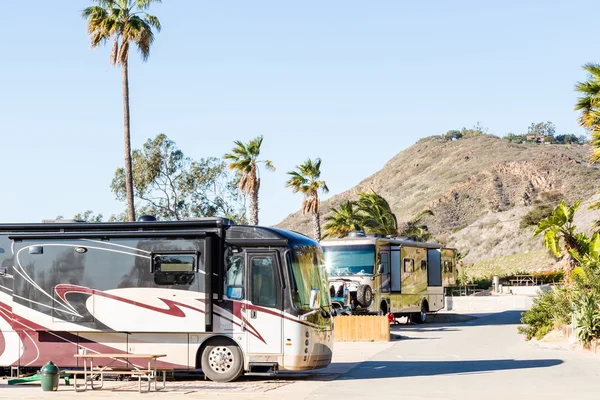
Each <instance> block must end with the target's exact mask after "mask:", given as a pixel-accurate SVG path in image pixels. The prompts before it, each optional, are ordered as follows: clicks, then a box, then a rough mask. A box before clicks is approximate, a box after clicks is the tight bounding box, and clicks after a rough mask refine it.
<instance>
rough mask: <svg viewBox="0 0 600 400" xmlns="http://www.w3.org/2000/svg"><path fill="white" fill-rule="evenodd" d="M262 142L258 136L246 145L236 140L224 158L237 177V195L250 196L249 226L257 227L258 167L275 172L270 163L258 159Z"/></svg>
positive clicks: (261, 138)
mask: <svg viewBox="0 0 600 400" xmlns="http://www.w3.org/2000/svg"><path fill="white" fill-rule="evenodd" d="M262 142H263V137H262V136H258V137H256V138H254V139H252V140H250V141H249V142H248V143H242V142H240V141H239V140H236V141H234V142H233V143H234V144H235V146H234V148H233V149H232V150H231V153H227V154H225V157H224V158H225V159H226V160H229V161H230V162H231V163H230V164H229V169H230V170H232V171H235V172H236V173H237V175H238V176H239V184H238V189H239V193H240V194H242V193H246V194H248V195H249V196H250V224H252V225H258V191H259V189H260V175H259V171H258V165H259V164H261V163H264V165H265V168H267V170H269V171H275V167H274V166H273V163H272V162H271V161H269V160H259V159H258V156H259V155H260V147H261V145H262Z"/></svg>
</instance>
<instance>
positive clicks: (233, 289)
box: [227, 286, 244, 300]
mask: <svg viewBox="0 0 600 400" xmlns="http://www.w3.org/2000/svg"><path fill="white" fill-rule="evenodd" d="M227 297H228V298H230V299H231V300H244V288H243V287H240V286H227Z"/></svg>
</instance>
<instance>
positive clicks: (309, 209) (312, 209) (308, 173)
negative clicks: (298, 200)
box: [286, 158, 329, 241]
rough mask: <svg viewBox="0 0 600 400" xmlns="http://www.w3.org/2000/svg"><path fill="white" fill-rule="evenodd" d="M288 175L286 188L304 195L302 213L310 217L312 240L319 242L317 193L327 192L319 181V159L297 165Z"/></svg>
mask: <svg viewBox="0 0 600 400" xmlns="http://www.w3.org/2000/svg"><path fill="white" fill-rule="evenodd" d="M288 175H290V179H289V180H288V181H287V183H286V186H287V187H289V188H292V190H293V192H294V193H298V192H301V193H302V194H303V195H304V199H303V200H302V213H303V214H309V213H310V214H311V215H312V218H313V235H314V238H315V240H316V241H321V213H320V210H321V206H320V204H321V202H320V201H319V191H321V192H323V193H327V192H329V188H328V187H327V184H326V183H325V181H323V180H321V159H320V158H317V159H315V160H314V161H313V160H311V159H310V158H309V159H307V160H306V161H304V163H302V164H300V165H297V166H296V169H295V170H294V171H290V172H288Z"/></svg>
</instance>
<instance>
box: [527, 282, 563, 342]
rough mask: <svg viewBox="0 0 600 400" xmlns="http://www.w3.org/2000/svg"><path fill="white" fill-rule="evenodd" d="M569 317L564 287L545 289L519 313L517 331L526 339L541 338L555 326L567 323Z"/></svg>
mask: <svg viewBox="0 0 600 400" xmlns="http://www.w3.org/2000/svg"><path fill="white" fill-rule="evenodd" d="M570 319H571V301H570V298H569V295H568V292H567V291H566V290H564V289H556V288H554V289H551V290H546V291H544V292H542V293H541V294H540V296H539V297H537V298H535V299H534V300H533V306H532V307H531V308H530V309H529V310H527V311H525V312H524V313H523V314H521V323H522V324H524V325H523V326H519V327H518V331H519V333H522V334H524V335H525V336H526V337H527V340H530V339H531V338H536V339H541V338H543V337H544V336H545V335H546V334H547V333H548V332H550V331H551V330H552V329H554V328H555V327H559V326H562V325H564V324H567V323H569V321H570Z"/></svg>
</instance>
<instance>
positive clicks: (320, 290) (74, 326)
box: [0, 218, 333, 382]
mask: <svg viewBox="0 0 600 400" xmlns="http://www.w3.org/2000/svg"><path fill="white" fill-rule="evenodd" d="M330 311H331V308H330V301H329V293H328V289H327V276H326V272H325V270H324V267H323V254H322V250H321V248H320V247H319V245H318V244H317V243H316V242H314V241H312V240H311V239H309V238H307V237H305V236H302V235H300V234H297V233H293V232H289V231H284V230H279V229H273V228H263V227H253V226H237V225H233V224H231V222H230V221H229V220H226V219H220V218H212V219H201V220H193V221H178V222H156V221H155V220H153V219H152V218H149V221H146V222H133V223H86V222H70V223H65V222H54V223H40V224H19V225H16V224H15V225H0V366H4V367H8V366H13V367H21V368H22V367H39V366H42V365H43V364H45V363H46V362H47V361H49V360H52V361H53V362H54V363H55V364H57V365H58V366H60V367H61V368H64V367H70V368H72V367H78V366H80V365H79V364H80V363H81V361H78V358H75V357H74V355H75V354H81V353H88V354H89V353H97V354H98V353H116V352H117V353H144V354H147V353H154V354H166V355H167V357H166V358H164V359H162V360H163V361H160V360H159V364H158V367H163V368H170V369H174V370H182V369H185V370H195V369H202V371H203V373H204V374H205V375H206V376H207V377H208V378H209V379H211V380H213V381H219V382H226V381H232V380H234V379H236V378H238V377H239V376H240V375H242V374H244V373H250V374H251V373H255V374H267V373H268V374H271V373H275V372H276V371H278V370H312V369H317V368H323V367H326V366H327V365H328V364H329V363H330V361H331V356H332V344H333V323H332V318H331V312H330ZM106 361H108V360H101V361H99V365H104V364H103V363H104V362H106Z"/></svg>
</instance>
